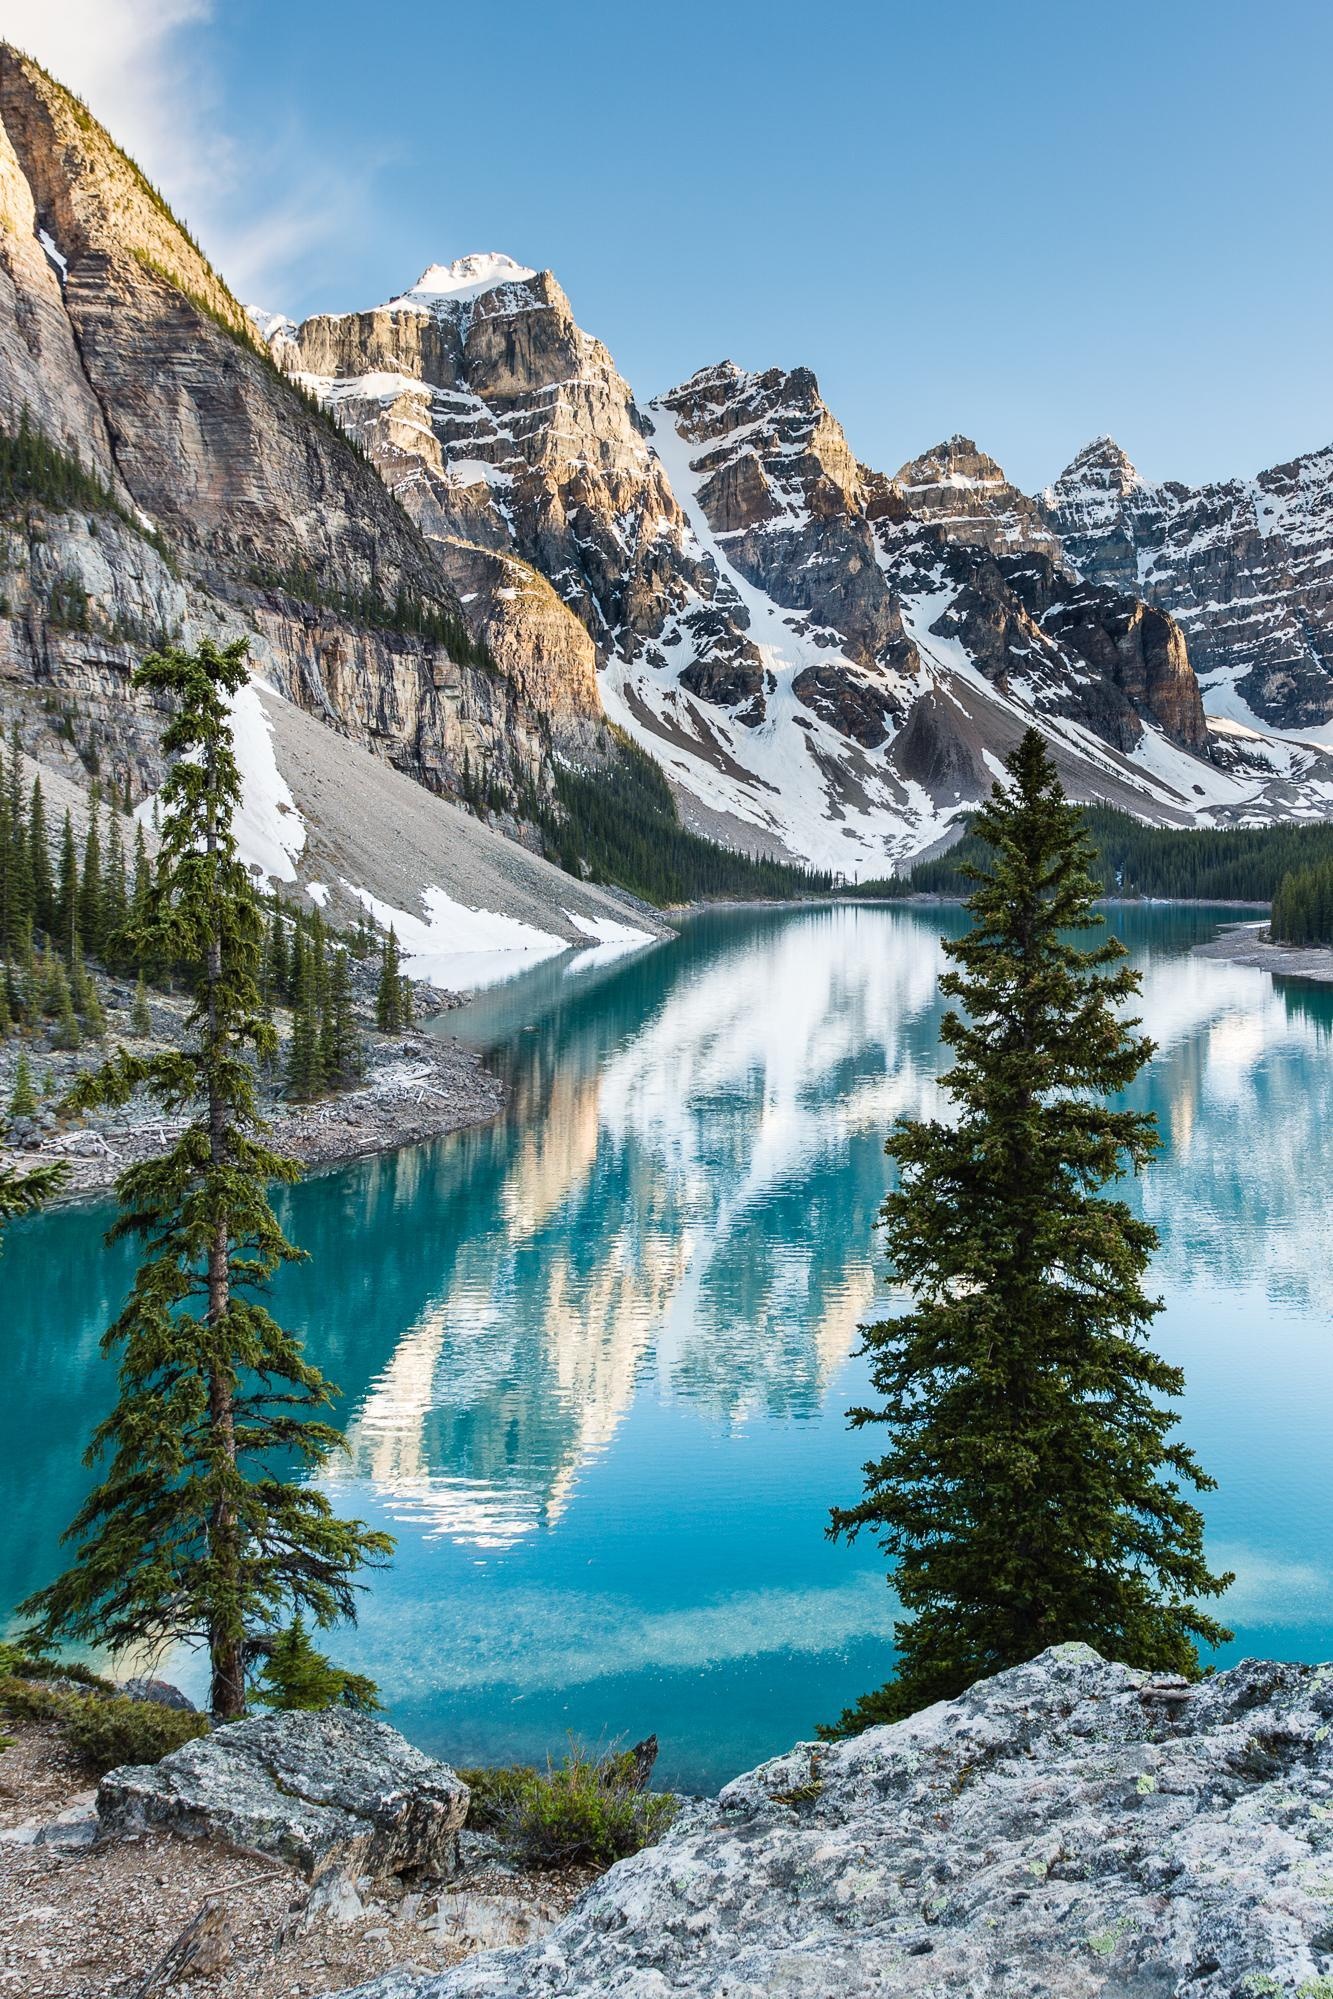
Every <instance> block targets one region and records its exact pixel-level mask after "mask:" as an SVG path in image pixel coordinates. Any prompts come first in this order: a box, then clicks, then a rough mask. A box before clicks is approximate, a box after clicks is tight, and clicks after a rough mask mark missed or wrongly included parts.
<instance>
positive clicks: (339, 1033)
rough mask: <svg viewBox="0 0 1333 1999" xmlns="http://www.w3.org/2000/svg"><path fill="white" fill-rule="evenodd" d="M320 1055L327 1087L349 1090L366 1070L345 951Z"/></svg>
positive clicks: (331, 990) (336, 969) (328, 1001)
mask: <svg viewBox="0 0 1333 1999" xmlns="http://www.w3.org/2000/svg"><path fill="white" fill-rule="evenodd" d="M320 1055H321V1062H322V1067H323V1071H324V1082H325V1086H326V1087H332V1088H336V1089H346V1088H347V1087H348V1085H349V1084H352V1083H356V1082H359V1081H360V1079H361V1076H362V1073H363V1070H364V1066H365V1065H364V1062H363V1060H362V1054H361V1031H360V1029H359V1028H358V1026H357V1023H356V1012H355V1008H354V1005H353V1001H352V967H351V961H350V959H349V958H348V955H347V953H346V951H336V952H335V953H334V957H333V963H332V965H331V966H330V968H329V980H328V990H327V992H326V994H325V996H324V1010H323V1014H322V1016H321V1020H320Z"/></svg>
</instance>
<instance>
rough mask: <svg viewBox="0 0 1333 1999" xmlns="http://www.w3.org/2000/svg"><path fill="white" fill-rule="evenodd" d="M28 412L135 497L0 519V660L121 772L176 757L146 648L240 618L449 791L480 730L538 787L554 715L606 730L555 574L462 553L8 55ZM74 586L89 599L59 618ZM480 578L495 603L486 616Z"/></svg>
mask: <svg viewBox="0 0 1333 1999" xmlns="http://www.w3.org/2000/svg"><path fill="white" fill-rule="evenodd" d="M270 330H271V331H272V332H274V334H275V336H276V334H277V332H278V329H277V328H276V327H272V328H270ZM25 412H26V415H27V419H28V421H29V422H30V424H32V425H33V426H35V427H36V428H37V429H39V430H40V431H41V433H42V434H43V435H44V436H45V437H46V438H47V439H49V440H50V441H51V442H52V443H53V444H55V445H57V446H58V447H59V448H60V449H61V450H62V451H64V452H66V453H68V454H69V455H72V456H73V457H76V458H77V459H78V460H79V461H80V462H81V463H82V464H83V466H84V467H85V468H87V469H88V470H89V471H92V472H95V473H96V474H97V476H98V477H99V478H100V479H102V480H103V481H104V482H105V483H106V485H107V486H108V487H109V488H110V492H111V495H112V497H113V499H114V502H115V504H116V506H117V507H118V508H119V509H120V513H119V514H118V515H117V514H105V515H99V516H98V517H97V518H96V520H95V522H94V529H95V533H96V539H95V540H94V538H93V534H92V533H91V532H90V529H89V521H88V517H87V515H86V513H85V514H83V515H80V514H79V513H77V512H75V513H72V514H62V513H59V512H54V511H52V510H50V509H42V508H40V507H38V508H33V509H29V510H28V511H27V513H26V516H25V517H24V518H22V519H21V520H20V521H19V522H18V523H17V524H16V528H15V531H14V532H12V533H7V534H6V536H5V537H4V542H3V548H2V550H0V595H2V596H3V599H4V606H3V615H2V616H0V664H2V665H3V669H4V670H5V671H6V672H7V673H9V674H10V675H12V676H13V677H14V678H15V679H17V680H20V681H29V682H33V683H36V682H41V683H43V684H44V685H45V686H46V687H47V688H48V689H49V690H50V692H51V693H52V694H53V696H54V697H55V698H56V699H58V700H63V701H65V702H67V703H68V705H69V707H70V709H71V711H72V712H73V713H74V715H75V717H76V720H75V724H74V726H75V728H76V731H77V732H78V738H77V739H78V742H79V747H80V749H81V750H82V751H83V752H84V753H85V755H87V754H88V753H89V752H90V751H91V750H92V749H94V748H95V749H96V751H97V761H98V762H99V763H100V764H101V766H102V769H103V771H104V773H107V772H114V773H115V775H116V778H117V781H118V782H119V781H120V780H121V778H122V777H126V776H133V777H134V778H135V780H136V782H137V783H138V784H141V785H143V786H145V787H146V786H148V785H150V784H151V783H153V782H154V781H155V779H157V778H159V777H160V774H161V772H160V763H159V761H158V759H157V754H156V742H157V728H156V724H155V718H154V716H153V713H152V711H151V710H150V709H149V708H148V707H147V706H146V705H143V704H139V703H136V702H135V701H134V700H133V699H132V698H131V697H130V694H129V690H128V679H129V673H130V671H131V669H132V666H133V664H134V663H135V661H136V660H137V659H138V658H140V657H141V656H142V654H143V652H144V651H145V650H146V649H147V648H148V647H149V646H151V645H157V644H160V643H161V642H162V641H163V640H164V639H171V638H175V637H186V638H189V637H198V636H200V635H203V634H208V635H211V636H222V637H227V638H229V637H242V636H244V637H247V638H248V639H249V640H250V642H251V651H252V656H253V658H254V660H255V663H256V665H257V666H258V667H259V668H260V670H261V671H262V672H264V673H265V674H266V675H267V677H268V678H270V679H271V680H272V681H273V682H274V684H275V685H276V686H278V687H279V688H280V689H281V690H282V691H283V692H284V693H286V694H287V695H288V696H289V697H290V698H291V699H292V700H294V701H297V702H298V703H299V704H300V705H302V706H304V707H306V708H308V709H311V710H313V711H314V712H315V713H317V714H320V715H321V716H323V717H324V718H325V719H327V720H329V721H331V722H332V723H333V724H334V725H335V726H336V727H340V728H343V729H346V730H347V731H349V732H350V733H352V734H353V735H355V736H357V737H358V738H359V739H360V740H361V741H363V742H365V743H367V744H369V745H370V746H371V747H372V748H374V749H375V750H377V751H378V752H379V753H381V754H383V755H385V756H388V757H391V758H392V759H393V760H394V761H395V762H396V763H398V764H399V765H400V766H401V767H402V768H404V769H405V770H408V771H409V772H410V773H411V774H412V775H414V776H416V777H419V778H421V779H423V780H424V781H425V782H426V783H428V784H430V785H432V786H434V787H436V788H450V787H455V786H456V785H457V782H458V777H459V772H460V767H461V763H462V758H463V752H464V749H465V748H467V747H468V746H469V744H470V745H471V747H472V749H473V752H474V756H475V755H476V754H477V753H480V754H482V755H483V756H484V757H485V758H486V760H487V761H490V762H493V765H494V767H495V768H496V769H497V770H499V771H502V772H506V773H509V774H511V775H513V776H516V777H517V776H522V777H523V778H525V779H526V780H528V781H532V780H534V779H536V778H537V777H538V775H539V773H540V770H541V768H542V763H543V759H544V758H545V757H546V756H547V755H548V754H549V746H550V742H551V737H552V731H553V730H554V732H555V734H556V736H557V738H560V737H561V736H562V734H563V738H564V739H565V740H566V741H568V742H570V743H571V744H574V745H576V746H578V747H580V748H581V749H586V748H588V747H589V746H590V745H591V744H592V743H593V742H594V740H595V737H596V734H597V731H598V730H599V728H600V708H599V703H598V700H597V693H596V687H595V685H594V683H593V682H592V678H591V653H590V650H589V649H588V648H586V647H584V648H583V649H582V651H579V652H578V657H577V659H576V660H575V662H574V664H575V667H576V668H577V669H578V671H576V672H573V673H566V671H565V666H566V662H565V661H564V660H563V658H562V659H559V660H557V661H555V662H553V660H552V641H551V638H550V631H549V627H550V625H551V621H552V619H553V618H554V619H555V620H556V622H557V623H559V622H560V620H561V619H562V617H563V613H562V612H561V609H560V606H559V605H558V604H556V603H555V601H554V599H553V597H552V594H551V592H550V589H549V586H548V585H546V584H545V582H544V581H542V580H541V579H538V578H535V577H531V576H526V578H525V583H524V587H523V588H522V589H518V588H510V587H508V586H509V585H510V583H511V580H512V579H510V578H509V577H507V576H506V575H504V574H501V573H498V572H497V565H495V564H494V563H492V564H491V565H490V566H489V567H488V566H487V565H486V563H485V561H484V559H483V558H481V557H480V555H478V556H477V557H476V558H475V559H473V560H470V561H468V560H464V559H463V558H462V557H461V556H460V558H459V559H458V560H457V561H456V562H455V563H454V564H453V566H452V568H451V567H450V566H449V565H446V564H445V563H443V562H442V561H441V559H440V557H439V554H438V553H437V552H436V551H435V550H433V549H432V548H431V547H430V546H429V545H428V544H427V542H426V541H425V540H424V539H423V537H422V535H421V534H420V532H419V530H418V529H417V528H416V527H415V526H414V525H413V523H412V522H411V521H410V520H409V519H408V518H407V516H406V515H405V514H404V512H403V510H402V509H401V508H400V507H399V506H398V505H397V504H396V503H395V501H394V499H393V498H392V496H391V495H390V494H389V493H388V492H387V491H386V490H385V486H384V483H383V481H381V480H380V479H379V478H378V477H377V475H376V473H375V471H374V469H373V468H372V467H371V466H370V465H368V464H367V463H366V462H365V460H364V459H363V458H362V457H360V456H359V455H358V454H357V453H356V452H355V451H353V450H351V449H349V448H348V445H347V442H346V440H345V439H344V438H342V437H341V435H340V434H339V432H338V430H337V427H336V426H334V425H332V424H330V422H329V421H328V418H327V416H326V415H324V413H322V412H321V411H320V410H319V409H318V408H316V407H314V406H313V405H312V403H311V401H310V400H309V399H308V398H303V397H302V396H300V395H299V394H297V393H295V392H294V390H293V387H292V384H291V383H290V381H288V380H287V379H286V377H285V376H284V374H283V373H282V371H281V370H280V369H277V368H275V367H274V366H273V365H272V358H271V355H270V353H269V351H268V350H267V349H266V348H265V346H264V343H263V341H262V340H260V339H259V338H258V337H257V333H256V329H255V328H254V326H253V324H252V322H251V320H250V319H249V318H248V316H247V314H246V313H245V311H244V310H243V308H242V307H241V306H240V305H239V304H238V303H237V301H236V300H235V298H234V297H233V296H232V294H231V293H230V292H229V291H228V289H227V287H226V285H225V283H224V282H223V281H222V279H221V278H220V277H219V276H218V274H217V273H216V272H215V271H213V269H212V268H211V266H210V265H209V264H208V262H207V260H206V259H205V258H204V257H203V255H202V253H201V252H200V251H199V250H198V248H197V247H196V246H195V244H194V243H193V242H192V241H191V240H190V238H189V236H188V235H187V233H186V232H185V231H184V230H183V229H182V228H181V226H180V225H179V224H178V223H177V222H176V220H175V219H174V218H173V216H172V215H171V214H170V212H169V210H168V209H167V207H166V205H165V204H164V202H163V201H162V200H161V198H160V197H159V196H158V195H157V194H156V193H155V192H154V191H153V189H152V188H151V187H150V186H149V185H148V183H147V182H146V181H145V180H144V178H143V176H142V175H141V174H140V173H139V172H138V170H137V169H136V168H135V167H134V166H133V164H132V162H130V161H129V160H128V159H127V158H126V157H125V155H124V154H123V153H121V152H120V150H119V149H118V147H117V146H116V145H115V143H114V141H113V140H112V139H111V138H110V137H109V136H108V135H107V133H105V132H104V131H103V130H102V128H101V127H100V126H99V125H98V124H97V123H96V121H95V120H94V119H92V118H91V117H90V116H89V115H88V113H87V111H86V109H85V108H84V107H83V106H82V105H80V104H79V103H77V102H76V101H75V100H74V99H73V98H72V97H70V96H69V95H68V94H67V93H66V92H65V91H64V90H62V89H61V88H60V86H59V85H58V84H57V83H55V82H54V81H53V80H52V79H51V78H50V77H48V76H47V75H46V74H45V73H44V72H43V71H42V70H41V69H40V68H39V67H38V66H37V65H36V64H35V63H32V62H31V61H29V60H28V59H27V58H26V57H24V56H22V55H20V54H18V53H17V52H15V51H13V50H12V49H8V48H0V423H2V424H3V425H4V426H5V427H6V428H7V429H9V430H11V431H12V430H13V429H14V428H15V427H16V425H17V424H18V422H19V421H20V420H21V419H22V417H23V415H24V413H25ZM500 567H501V568H502V565H500ZM71 592H75V593H79V601H80V603H81V604H82V605H83V606H84V608H83V609H81V610H80V611H79V613H78V616H77V617H75V618H71V617H70V616H69V615H68V613H67V612H66V613H64V614H61V615H57V614H56V609H55V608H54V607H57V606H58V605H59V603H60V601H61V593H63V596H64V600H65V601H66V602H68V601H69V599H70V593H71ZM464 594H467V595H469V597H470V598H471V599H472V600H474V601H476V600H478V599H479V598H481V597H482V596H484V599H485V602H484V607H483V608H481V609H479V610H478V612H476V613H475V614H473V615H472V616H471V618H470V619H469V614H468V612H467V610H466V609H465V608H460V597H461V596H462V595H464ZM368 604H371V605H373V606H375V607H378V608H376V609H375V610H374V613H373V615H371V614H363V610H364V607H365V606H366V605H368ZM403 604H407V605H411V606H419V607H425V608H427V609H428V610H431V611H434V612H436V613H439V612H444V613H447V614H451V615H457V616H458V617H460V619H461V620H462V622H463V624H464V625H466V624H467V623H468V622H471V624H472V626H473V629H474V630H476V631H481V632H483V633H484V634H485V636H486V637H487V638H488V639H491V640H492V641H493V650H494V654H495V658H496V662H497V664H498V666H499V668H500V671H499V672H498V673H488V672H484V671H482V670H480V669H478V668H477V667H475V666H473V665H470V664H468V663H467V662H466V661H459V660H455V659H454V658H453V657H451V654H450V649H449V646H448V645H447V644H446V643H444V642H441V641H438V640H433V641H429V642H428V641H425V640H423V639H422V638H420V637H419V636H414V635H413V633H412V631H411V630H410V629H403V630H396V629H391V628H390V627H391V626H392V620H393V617H394V615H395V607H397V606H400V605H403ZM511 607H512V613H511ZM576 651H577V649H576ZM94 767H95V766H94Z"/></svg>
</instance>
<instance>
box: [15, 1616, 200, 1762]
mask: <svg viewBox="0 0 1333 1999" xmlns="http://www.w3.org/2000/svg"><path fill="white" fill-rule="evenodd" d="M4 1649H5V1652H6V1654H9V1653H12V1651H13V1650H14V1648H13V1647H9V1646H7V1647H5V1648H4ZM43 1663H44V1665H45V1666H46V1668H47V1670H48V1671H50V1670H54V1672H55V1673H57V1674H59V1675H60V1679H62V1680H64V1681H65V1682H66V1684H65V1685H63V1686H62V1685H61V1684H60V1680H54V1679H32V1678H29V1677H27V1675H26V1668H27V1667H28V1666H30V1665H31V1664H32V1661H31V1658H30V1657H28V1658H26V1659H25V1660H24V1668H25V1670H23V1671H19V1672H14V1673H8V1674H5V1675H4V1676H3V1677H0V1713H3V1714H4V1715H5V1717H6V1718H7V1719H10V1720H16V1721H54V1722H56V1723H57V1724H58V1726H59V1728H60V1730H61V1732H62V1734H63V1735H64V1737H65V1740H66V1741H67V1742H68V1743H69V1745H70V1748H71V1749H73V1751H74V1752H75V1754H76V1755H77V1756H78V1757H79V1758H80V1760H81V1761H82V1762H84V1763H86V1764H87V1766H88V1768H89V1769H90V1770H91V1771H92V1772H93V1773H94V1774H95V1775H96V1776H99V1777H100V1776H102V1775H103V1774H104V1773H105V1772H106V1771H107V1770H114V1769H115V1768H116V1766H117V1765H118V1764H120V1763H160V1762H161V1760H162V1758H163V1757H164V1756H167V1755H169V1754H170V1753H171V1751H172V1750H173V1749H179V1748H180V1746H181V1744H182V1743H183V1742H192V1741H193V1740H194V1738H195V1737H196V1736H197V1735H206V1734H207V1732H208V1726H209V1722H208V1716H207V1715H204V1714H193V1713H191V1712H190V1710H189V1709H187V1708H175V1707H163V1706H162V1704H161V1703H160V1702H158V1701H135V1700H131V1699H130V1697H129V1695H128V1694H118V1693H116V1692H115V1691H114V1689H110V1688H109V1687H108V1683H107V1682H106V1681H104V1680H101V1681H99V1680H98V1679H97V1676H96V1674H87V1675H86V1677H87V1679H88V1680H91V1682H92V1688H90V1690H89V1691H88V1692H87V1693H76V1692H74V1691H73V1690H72V1689H71V1687H70V1686H69V1684H68V1682H69V1680H70V1678H71V1677H72V1673H71V1669H69V1668H67V1667H65V1666H63V1665H58V1664H54V1662H52V1661H50V1660H47V1661H44V1662H43ZM74 1670H75V1671H77V1670H78V1669H74ZM79 1684H83V1679H82V1678H81V1679H80V1681H79ZM103 1689H105V1691H103Z"/></svg>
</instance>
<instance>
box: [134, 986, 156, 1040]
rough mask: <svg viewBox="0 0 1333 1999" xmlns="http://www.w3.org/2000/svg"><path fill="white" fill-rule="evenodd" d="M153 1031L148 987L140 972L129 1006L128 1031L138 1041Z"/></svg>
mask: <svg viewBox="0 0 1333 1999" xmlns="http://www.w3.org/2000/svg"><path fill="white" fill-rule="evenodd" d="M152 1031H153V1016H152V1014H151V1013H150V1012H149V1011H148V987H147V986H146V985H145V983H144V976H143V973H142V972H140V974H139V976H138V979H137V980H136V981H135V986H134V1001H133V1004H132V1005H131V1007H130V1033H131V1034H133V1035H134V1036H136V1038H137V1039H138V1040H140V1041H142V1040H143V1038H144V1036H145V1035H148V1034H151V1033H152Z"/></svg>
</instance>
